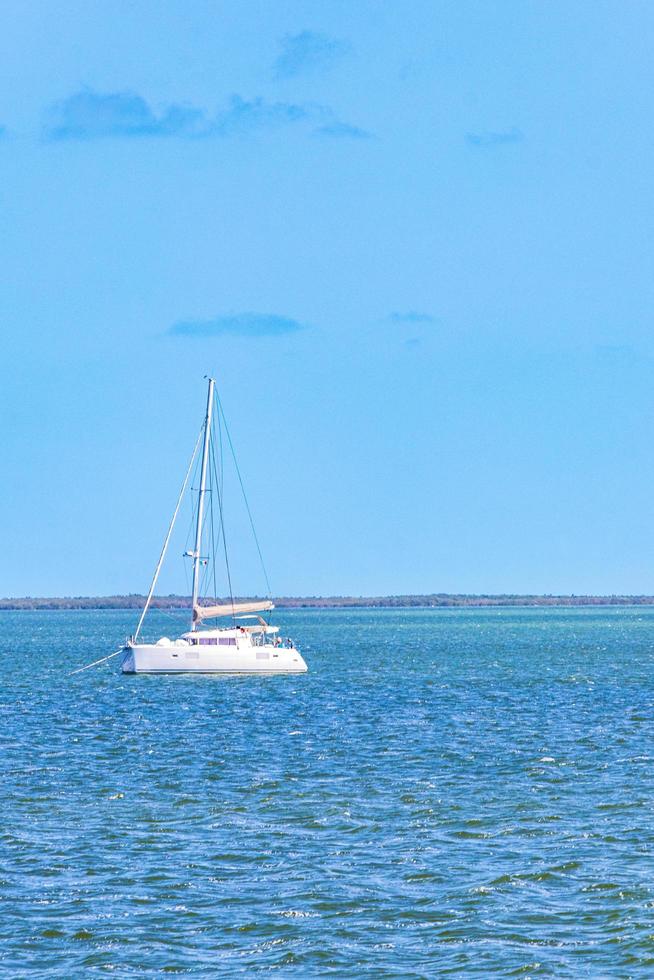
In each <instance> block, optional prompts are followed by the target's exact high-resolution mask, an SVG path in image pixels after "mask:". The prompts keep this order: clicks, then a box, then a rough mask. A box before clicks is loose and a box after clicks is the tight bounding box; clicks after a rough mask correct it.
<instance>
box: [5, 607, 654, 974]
mask: <svg viewBox="0 0 654 980" xmlns="http://www.w3.org/2000/svg"><path fill="white" fill-rule="evenodd" d="M276 617H277V619H276V621H277V622H278V623H280V624H281V625H282V627H283V631H284V633H288V634H290V635H292V636H293V637H294V638H295V640H296V642H297V645H298V646H299V647H300V649H301V651H302V653H303V654H304V656H305V658H306V660H307V662H308V664H309V670H310V672H309V673H308V674H307V675H304V676H301V677H269V678H252V677H250V678H248V677H185V676H183V677H165V676H162V677H138V676H136V677H128V676H122V675H121V674H120V673H119V662H118V658H116V659H114V660H113V661H109V663H108V664H104V665H102V666H100V667H97V668H95V669H93V670H89V671H86V672H85V673H82V674H78V675H77V676H75V677H71V676H69V672H70V671H71V670H72V669H74V668H75V667H79V666H81V665H82V664H84V663H86V662H88V661H91V660H94V659H96V658H98V657H101V656H102V655H103V654H106V653H110V652H111V651H112V650H114V649H116V648H117V647H118V646H119V645H120V643H121V642H122V640H123V639H124V637H125V636H126V635H127V634H128V633H130V632H131V631H132V630H133V628H134V620H135V617H134V614H133V613H131V612H99V613H97V612H91V613H89V612H39V613H26V612H10V613H4V614H2V615H1V616H0V649H1V651H2V666H3V670H2V687H1V691H0V744H1V752H0V760H1V762H0V767H1V769H0V773H1V788H2V796H1V810H0V813H1V819H2V823H1V827H0V974H1V975H2V976H3V977H4V976H6V977H12V978H13V977H25V976H27V975H29V976H43V977H65V978H75V977H93V976H96V975H97V976H104V975H109V976H114V977H154V976H160V975H164V974H173V975H175V974H179V975H181V976H191V977H223V976H224V977H238V976H244V977H252V976H259V975H262V976H263V975H271V976H279V977H286V976H288V977H322V976H332V977H348V978H349V977H374V978H390V977H397V978H400V977H401V978H406V977H434V976H448V975H458V976H463V977H484V978H487V977H497V976H502V977H541V976H550V977H557V978H563V977H652V976H654V609H647V608H636V609H624V608H622V609H518V610H516V609H510V610H509V609H506V610H503V609H492V610H481V611H480V610H469V609H466V610H456V609H445V610H356V611H341V610H334V611H311V610H306V611H304V610H303V611H289V612H286V611H280V612H278V613H277V614H276ZM146 625H148V624H146ZM185 628H186V618H185V617H183V616H180V615H178V614H169V613H154V614H152V616H151V617H150V621H149V625H148V631H149V633H150V635H155V636H156V635H160V634H161V633H165V634H167V635H170V636H174V635H176V633H177V632H179V631H181V630H183V629H185ZM146 632H147V631H146Z"/></svg>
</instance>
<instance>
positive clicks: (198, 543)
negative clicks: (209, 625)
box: [191, 378, 215, 630]
mask: <svg viewBox="0 0 654 980" xmlns="http://www.w3.org/2000/svg"><path fill="white" fill-rule="evenodd" d="M214 384H215V382H214V380H213V378H209V391H208V394H207V414H206V416H205V420H204V442H203V444H202V471H201V476H200V496H199V498H198V521H197V524H196V527H195V550H194V551H193V598H192V599H191V629H192V630H195V629H197V624H196V622H195V607H196V605H197V602H198V592H199V589H200V562H201V554H200V553H201V551H202V518H203V516H204V495H205V493H206V492H207V463H208V461H209V436H210V433H211V411H212V409H213V389H214Z"/></svg>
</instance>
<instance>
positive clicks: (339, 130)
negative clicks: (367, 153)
mask: <svg viewBox="0 0 654 980" xmlns="http://www.w3.org/2000/svg"><path fill="white" fill-rule="evenodd" d="M314 135H315V136H325V137H327V138H329V139H346V140H369V139H371V138H372V134H371V133H369V132H367V131H366V130H365V129H361V128H360V127H359V126H351V125H350V124H349V123H344V122H338V121H336V122H331V123H326V124H325V125H324V126H319V127H318V129H315V130H314Z"/></svg>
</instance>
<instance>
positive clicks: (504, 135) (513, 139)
mask: <svg viewBox="0 0 654 980" xmlns="http://www.w3.org/2000/svg"><path fill="white" fill-rule="evenodd" d="M523 139H524V136H523V134H522V132H521V131H520V130H519V129H518V128H517V127H516V126H514V127H513V128H512V129H506V130H501V131H497V132H492V131H490V132H484V133H466V141H467V142H468V143H469V144H470V146H477V147H480V148H486V149H487V148H488V147H492V146H506V145H507V144H508V143H521V142H522V140H523Z"/></svg>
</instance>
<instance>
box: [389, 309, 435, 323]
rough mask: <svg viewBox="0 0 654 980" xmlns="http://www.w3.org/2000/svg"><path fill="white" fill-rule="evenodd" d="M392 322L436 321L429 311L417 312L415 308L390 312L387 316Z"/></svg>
mask: <svg viewBox="0 0 654 980" xmlns="http://www.w3.org/2000/svg"><path fill="white" fill-rule="evenodd" d="M388 319H389V320H391V322H392V323H436V317H435V316H432V315H431V313H418V312H417V311H416V310H407V312H406V313H391V314H390V316H389V318H388Z"/></svg>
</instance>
